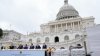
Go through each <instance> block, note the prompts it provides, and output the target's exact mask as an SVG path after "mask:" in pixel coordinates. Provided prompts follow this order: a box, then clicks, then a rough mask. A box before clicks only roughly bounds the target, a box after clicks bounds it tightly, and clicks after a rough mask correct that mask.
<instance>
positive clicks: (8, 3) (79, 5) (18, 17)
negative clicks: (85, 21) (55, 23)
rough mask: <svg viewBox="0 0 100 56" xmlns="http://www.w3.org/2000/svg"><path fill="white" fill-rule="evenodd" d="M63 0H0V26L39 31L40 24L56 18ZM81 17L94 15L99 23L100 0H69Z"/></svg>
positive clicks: (25, 30)
mask: <svg viewBox="0 0 100 56" xmlns="http://www.w3.org/2000/svg"><path fill="white" fill-rule="evenodd" d="M63 4H64V0H0V28H3V29H9V30H10V29H11V30H16V31H17V32H20V33H23V34H26V33H27V32H36V31H40V25H41V24H43V23H47V22H48V21H52V20H55V19H56V14H57V13H58V11H59V9H60V8H61V6H63ZM69 4H71V5H73V6H74V7H75V8H76V9H77V10H78V12H79V13H80V16H81V17H88V16H94V17H95V23H97V24H100V22H99V21H100V0H69Z"/></svg>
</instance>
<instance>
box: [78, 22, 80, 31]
mask: <svg viewBox="0 0 100 56" xmlns="http://www.w3.org/2000/svg"><path fill="white" fill-rule="evenodd" d="M79 28H80V26H79V21H78V29H79Z"/></svg>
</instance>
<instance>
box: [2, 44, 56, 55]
mask: <svg viewBox="0 0 100 56" xmlns="http://www.w3.org/2000/svg"><path fill="white" fill-rule="evenodd" d="M2 49H5V47H4V46H1V50H2ZM8 49H45V56H51V52H52V49H55V48H53V47H52V48H50V47H49V48H47V45H46V44H45V43H44V44H43V45H42V47H41V46H40V45H39V44H37V45H36V46H35V45H33V44H32V43H31V45H30V46H28V45H27V44H25V45H24V46H23V45H22V44H20V45H19V46H18V47H16V46H14V45H13V44H12V45H10V46H9V48H8Z"/></svg>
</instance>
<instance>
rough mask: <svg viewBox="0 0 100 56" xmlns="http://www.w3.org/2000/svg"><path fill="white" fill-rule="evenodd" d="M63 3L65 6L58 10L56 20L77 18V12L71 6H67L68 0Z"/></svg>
mask: <svg viewBox="0 0 100 56" xmlns="http://www.w3.org/2000/svg"><path fill="white" fill-rule="evenodd" d="M64 3H65V4H64V5H63V6H62V7H61V8H60V11H59V12H58V14H57V19H56V20H60V19H67V18H72V17H77V16H79V13H78V11H77V10H76V9H75V8H74V7H73V6H72V5H69V4H68V0H65V1H64Z"/></svg>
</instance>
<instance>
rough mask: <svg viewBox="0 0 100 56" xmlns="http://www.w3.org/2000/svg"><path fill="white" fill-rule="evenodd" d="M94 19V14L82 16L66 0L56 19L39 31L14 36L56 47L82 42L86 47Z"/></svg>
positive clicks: (26, 41) (22, 39) (25, 40)
mask: <svg viewBox="0 0 100 56" xmlns="http://www.w3.org/2000/svg"><path fill="white" fill-rule="evenodd" d="M94 19H95V18H94V17H93V16H90V17H81V16H80V15H79V13H78V11H77V10H76V9H75V8H74V7H73V6H72V5H70V4H68V0H65V1H64V5H63V6H62V7H61V8H60V10H59V12H58V14H57V18H56V20H54V21H50V22H49V23H46V24H41V26H40V27H41V31H40V32H39V33H38V32H35V33H30V34H29V35H22V34H21V36H20V34H17V33H16V34H17V36H18V37H15V36H14V38H15V39H16V38H18V39H19V42H21V43H34V44H37V43H38V44H43V43H46V44H47V45H48V46H49V47H55V48H61V47H64V48H68V47H69V46H76V45H77V44H81V45H82V46H83V47H84V41H85V42H86V43H87V32H86V28H88V27H93V26H94V25H95V23H94ZM13 34H14V33H13ZM6 36H7V35H6ZM19 36H20V38H19ZM7 37H8V36H7ZM10 37H11V38H12V39H10V40H13V39H14V38H13V37H12V36H10ZM13 41H14V40H13ZM16 42H18V41H16ZM19 42H18V43H19ZM87 46H88V45H87Z"/></svg>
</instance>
